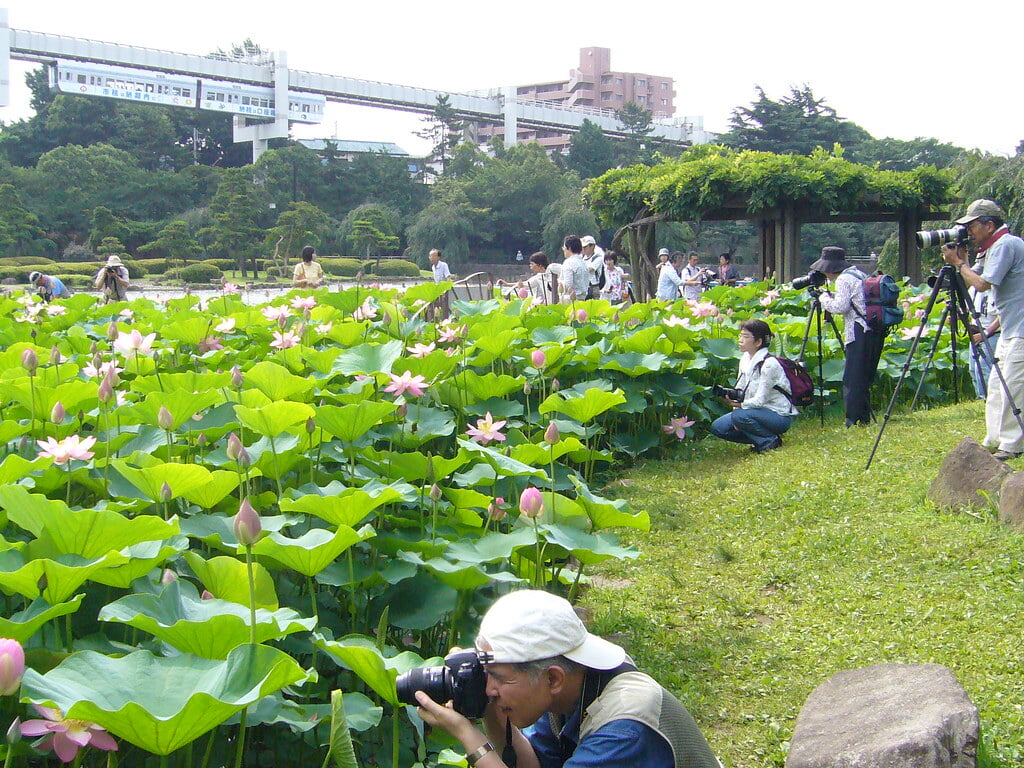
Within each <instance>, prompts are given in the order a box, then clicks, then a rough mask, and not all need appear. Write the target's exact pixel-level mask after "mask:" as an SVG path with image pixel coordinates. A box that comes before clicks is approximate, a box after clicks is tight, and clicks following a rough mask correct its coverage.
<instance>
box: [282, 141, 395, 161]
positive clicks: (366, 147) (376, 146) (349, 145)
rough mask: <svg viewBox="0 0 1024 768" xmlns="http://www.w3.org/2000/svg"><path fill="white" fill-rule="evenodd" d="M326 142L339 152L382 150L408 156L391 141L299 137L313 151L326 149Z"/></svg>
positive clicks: (389, 153) (385, 152)
mask: <svg viewBox="0 0 1024 768" xmlns="http://www.w3.org/2000/svg"><path fill="white" fill-rule="evenodd" d="M327 142H331V143H332V144H333V145H334V148H335V151H336V152H341V153H343V154H344V153H348V152H354V153H370V152H383V153H384V154H385V155H393V156H399V157H408V156H409V153H408V152H406V151H405V150H404V149H402V148H401V147H400V146H398V145H397V144H395V143H394V142H393V141H350V140H348V139H299V144H301V145H302V146H304V147H306V148H307V149H312V150H313V151H314V152H321V151H323V150H325V149H327Z"/></svg>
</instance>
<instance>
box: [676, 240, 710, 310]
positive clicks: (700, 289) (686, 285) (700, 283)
mask: <svg viewBox="0 0 1024 768" xmlns="http://www.w3.org/2000/svg"><path fill="white" fill-rule="evenodd" d="M699 261H700V256H699V255H698V254H697V252H696V251H690V260H689V262H688V263H687V265H686V266H685V267H683V272H682V275H681V276H682V278H683V287H682V289H681V290H682V292H683V298H684V299H690V300H692V301H700V295H701V294H702V293H704V288H706V287H707V286H706V283H707V281H708V279H709V275H708V272H709V270H707V269H705V268H704V267H702V266H700V264H698V263H697V262H699Z"/></svg>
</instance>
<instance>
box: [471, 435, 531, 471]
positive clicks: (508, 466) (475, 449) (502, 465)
mask: <svg viewBox="0 0 1024 768" xmlns="http://www.w3.org/2000/svg"><path fill="white" fill-rule="evenodd" d="M457 440H458V444H459V446H460V447H462V448H464V449H465V450H466V451H467V452H469V453H471V454H479V455H480V456H481V457H482V458H483V460H484V461H486V462H487V463H488V464H489V465H490V466H491V467H494V468H496V469H497V471H498V474H499V475H507V476H509V477H524V476H525V477H543V476H544V470H542V469H535V468H534V467H531V466H530V465H529V464H523V463H522V462H521V461H516V460H515V459H513V458H510V457H508V456H506V455H505V454H503V453H499V452H498V451H496V450H494V449H493V448H491V447H489V446H486V445H478V444H476V443H474V442H473V441H471V440H463V439H462V438H461V437H460V438H457Z"/></svg>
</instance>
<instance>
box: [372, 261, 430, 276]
mask: <svg viewBox="0 0 1024 768" xmlns="http://www.w3.org/2000/svg"><path fill="white" fill-rule="evenodd" d="M363 271H364V272H365V273H366V274H368V275H377V276H378V277H419V276H420V268H419V267H417V266H416V265H415V264H413V263H412V262H411V261H406V260H405V259H381V260H380V266H379V267H378V266H377V262H376V261H367V262H364V263H363Z"/></svg>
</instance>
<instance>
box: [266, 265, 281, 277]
mask: <svg viewBox="0 0 1024 768" xmlns="http://www.w3.org/2000/svg"><path fill="white" fill-rule="evenodd" d="M266 275H267V277H281V270H280V269H278V268H277V267H267V272H266Z"/></svg>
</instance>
